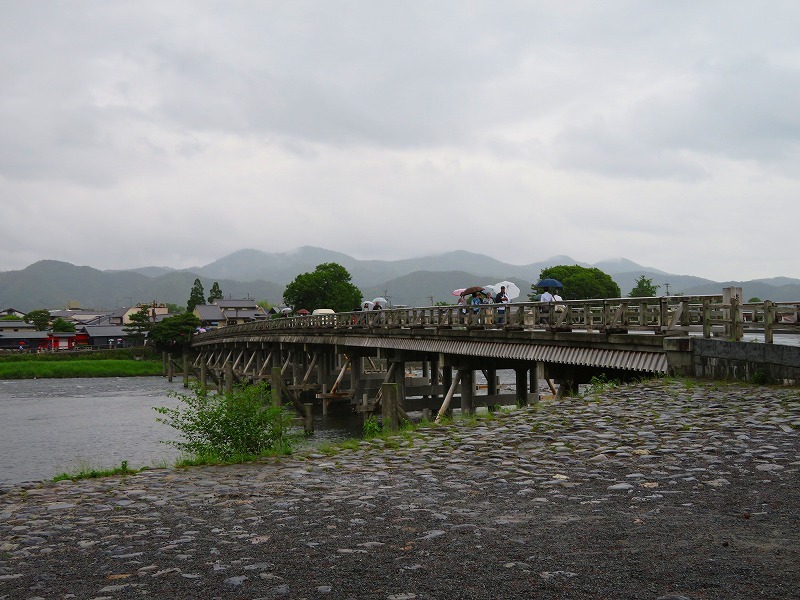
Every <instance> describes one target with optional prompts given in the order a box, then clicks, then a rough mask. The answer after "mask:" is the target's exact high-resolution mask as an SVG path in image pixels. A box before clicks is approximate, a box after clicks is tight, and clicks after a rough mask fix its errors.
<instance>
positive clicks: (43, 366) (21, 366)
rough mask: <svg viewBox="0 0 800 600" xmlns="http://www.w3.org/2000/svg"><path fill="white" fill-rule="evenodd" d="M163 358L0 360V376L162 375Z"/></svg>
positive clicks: (24, 377) (13, 377) (1, 377)
mask: <svg viewBox="0 0 800 600" xmlns="http://www.w3.org/2000/svg"><path fill="white" fill-rule="evenodd" d="M161 368H162V367H161V361H150V360H108V359H105V360H102V359H101V360H82V359H81V360H71V361H18V362H0V379H52V378H71V377H142V376H153V375H161Z"/></svg>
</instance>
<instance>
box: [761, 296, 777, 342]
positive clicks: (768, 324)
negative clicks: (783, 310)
mask: <svg viewBox="0 0 800 600" xmlns="http://www.w3.org/2000/svg"><path fill="white" fill-rule="evenodd" d="M775 314H776V311H775V303H773V302H772V301H770V300H765V301H764V343H765V344H772V343H773V340H774V334H775Z"/></svg>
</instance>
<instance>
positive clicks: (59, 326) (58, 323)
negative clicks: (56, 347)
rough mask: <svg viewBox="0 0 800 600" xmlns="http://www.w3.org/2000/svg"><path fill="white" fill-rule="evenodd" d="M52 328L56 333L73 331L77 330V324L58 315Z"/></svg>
mask: <svg viewBox="0 0 800 600" xmlns="http://www.w3.org/2000/svg"><path fill="white" fill-rule="evenodd" d="M51 329H52V330H53V332H55V333H72V332H74V331H75V324H74V323H70V322H69V321H65V320H64V319H62V318H61V317H56V320H55V321H53V326H52V327H51Z"/></svg>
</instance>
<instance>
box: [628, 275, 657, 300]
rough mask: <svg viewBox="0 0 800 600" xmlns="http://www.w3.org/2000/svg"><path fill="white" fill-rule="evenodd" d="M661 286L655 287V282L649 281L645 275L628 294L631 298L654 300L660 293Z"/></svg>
mask: <svg viewBox="0 0 800 600" xmlns="http://www.w3.org/2000/svg"><path fill="white" fill-rule="evenodd" d="M660 287H661V286H660V285H653V280H652V279H648V278H647V277H645V276H644V275H642V276H641V277H639V278H638V279H637V280H636V285H635V286H634V287H633V289H632V290H631V293H630V294H628V296H629V297H630V298H652V297H653V296H655V295H656V294H657V293H658V288H660Z"/></svg>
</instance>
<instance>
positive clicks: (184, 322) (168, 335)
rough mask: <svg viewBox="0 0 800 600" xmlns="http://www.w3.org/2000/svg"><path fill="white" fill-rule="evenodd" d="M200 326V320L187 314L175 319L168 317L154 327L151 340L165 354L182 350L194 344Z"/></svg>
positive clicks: (176, 316) (177, 316)
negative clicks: (196, 330) (196, 331)
mask: <svg viewBox="0 0 800 600" xmlns="http://www.w3.org/2000/svg"><path fill="white" fill-rule="evenodd" d="M199 326H200V319H198V318H197V317H196V316H195V315H194V314H192V313H190V312H187V313H183V314H180V315H175V316H174V317H167V318H166V319H164V320H163V321H161V322H159V323H156V324H155V325H153V329H152V330H150V335H149V336H148V338H149V339H151V340H153V345H154V346H155V347H156V348H158V349H159V350H163V351H165V352H175V351H177V350H182V349H183V348H185V347H187V346H188V345H189V344H190V343H191V342H192V335H193V334H194V331H195V329H197V328H198V327H199Z"/></svg>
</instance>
